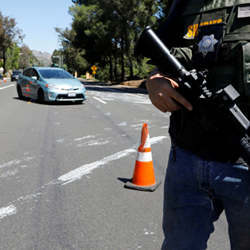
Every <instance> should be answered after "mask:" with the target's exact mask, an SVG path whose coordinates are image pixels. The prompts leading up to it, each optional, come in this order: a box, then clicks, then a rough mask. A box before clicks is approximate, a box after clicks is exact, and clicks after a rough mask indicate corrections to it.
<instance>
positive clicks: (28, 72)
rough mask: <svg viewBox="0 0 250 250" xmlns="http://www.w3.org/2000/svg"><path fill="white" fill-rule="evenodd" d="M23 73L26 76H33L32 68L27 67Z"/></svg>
mask: <svg viewBox="0 0 250 250" xmlns="http://www.w3.org/2000/svg"><path fill="white" fill-rule="evenodd" d="M23 75H24V76H28V77H31V75H32V69H26V70H25V71H24V72H23Z"/></svg>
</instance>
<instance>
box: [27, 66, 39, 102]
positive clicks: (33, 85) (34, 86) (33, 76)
mask: <svg viewBox="0 0 250 250" xmlns="http://www.w3.org/2000/svg"><path fill="white" fill-rule="evenodd" d="M39 80H40V79H39V75H38V73H37V71H36V70H35V69H32V71H31V73H30V81H29V83H30V86H29V87H30V94H31V96H32V98H35V99H36V98H37V92H38V89H39V86H40V85H39Z"/></svg>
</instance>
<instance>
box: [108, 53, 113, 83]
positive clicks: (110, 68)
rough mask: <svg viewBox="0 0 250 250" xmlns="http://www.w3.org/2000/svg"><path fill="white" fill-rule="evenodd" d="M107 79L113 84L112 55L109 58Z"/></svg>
mask: <svg viewBox="0 0 250 250" xmlns="http://www.w3.org/2000/svg"><path fill="white" fill-rule="evenodd" d="M109 79H110V81H111V82H113V60H112V55H110V56H109Z"/></svg>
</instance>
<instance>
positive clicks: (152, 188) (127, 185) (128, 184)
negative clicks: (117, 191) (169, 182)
mask: <svg viewBox="0 0 250 250" xmlns="http://www.w3.org/2000/svg"><path fill="white" fill-rule="evenodd" d="M160 184H161V182H158V183H156V184H154V185H152V186H138V185H135V184H133V183H132V182H131V181H128V182H126V183H125V185H124V187H125V188H129V189H135V190H139V191H148V192H153V191H155V190H156V188H158V187H159V185H160Z"/></svg>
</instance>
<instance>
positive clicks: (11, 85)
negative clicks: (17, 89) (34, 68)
mask: <svg viewBox="0 0 250 250" xmlns="http://www.w3.org/2000/svg"><path fill="white" fill-rule="evenodd" d="M13 86H15V84H10V85H8V86H4V87H1V88H0V90H2V89H7V88H10V87H13Z"/></svg>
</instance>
